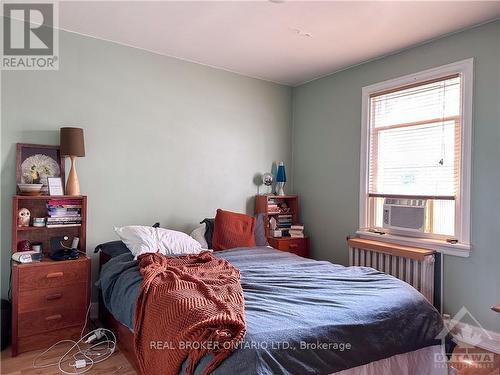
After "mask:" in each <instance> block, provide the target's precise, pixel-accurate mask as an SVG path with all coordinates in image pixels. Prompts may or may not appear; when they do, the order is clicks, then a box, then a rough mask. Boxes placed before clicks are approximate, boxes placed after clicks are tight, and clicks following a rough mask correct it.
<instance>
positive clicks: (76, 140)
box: [60, 127, 85, 157]
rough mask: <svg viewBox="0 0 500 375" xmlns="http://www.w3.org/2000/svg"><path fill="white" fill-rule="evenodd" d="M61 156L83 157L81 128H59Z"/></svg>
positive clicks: (83, 147)
mask: <svg viewBox="0 0 500 375" xmlns="http://www.w3.org/2000/svg"><path fill="white" fill-rule="evenodd" d="M60 145H61V146H60V147H61V155H63V156H78V157H82V156H85V142H84V140H83V129H82V128H70V127H66V128H61V143H60Z"/></svg>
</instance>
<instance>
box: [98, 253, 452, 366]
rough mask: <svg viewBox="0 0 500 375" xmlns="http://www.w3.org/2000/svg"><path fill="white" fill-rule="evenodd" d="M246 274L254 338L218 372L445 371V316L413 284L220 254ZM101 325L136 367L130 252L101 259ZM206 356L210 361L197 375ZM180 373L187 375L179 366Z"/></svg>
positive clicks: (356, 271)
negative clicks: (441, 337) (441, 360)
mask: <svg viewBox="0 0 500 375" xmlns="http://www.w3.org/2000/svg"><path fill="white" fill-rule="evenodd" d="M215 255H216V256H218V257H222V258H225V259H226V260H228V261H229V262H230V263H232V264H233V265H234V266H235V267H237V268H239V269H240V272H241V284H242V287H243V292H244V297H245V315H246V323H247V334H246V336H245V339H244V342H243V343H242V345H241V346H240V347H239V348H238V349H237V350H236V351H235V352H233V354H232V355H231V356H230V357H229V358H227V359H226V360H225V361H224V362H223V363H222V364H221V365H220V366H219V367H218V368H217V369H216V371H215V372H214V375H219V374H236V373H237V374H333V373H336V374H342V375H353V374H382V373H387V374H389V373H398V374H424V373H425V374H436V375H437V374H446V373H447V369H446V366H442V365H440V364H439V363H436V361H435V358H441V357H442V356H441V355H442V349H441V345H440V341H439V340H438V339H437V338H436V337H437V336H438V335H439V333H440V332H441V330H442V328H443V323H442V320H441V317H440V315H439V313H438V311H436V310H435V309H434V307H433V306H432V305H431V304H429V303H428V302H427V300H426V299H425V298H424V297H423V296H422V295H421V294H420V293H418V292H417V291H416V290H415V289H413V288H412V287H411V286H410V285H408V284H406V283H404V282H402V281H400V280H398V279H396V278H394V277H392V276H389V275H386V274H383V273H381V272H379V271H376V270H374V269H372V268H368V267H343V266H339V265H334V264H331V263H329V262H324V261H316V260H312V259H306V258H302V257H299V256H297V255H294V254H290V253H287V252H282V251H278V250H274V249H272V248H269V247H255V248H237V249H231V250H227V251H223V252H216V253H215ZM100 260H101V261H100V264H101V274H100V278H99V280H98V282H97V285H98V286H99V288H100V290H101V293H100V319H101V321H102V322H103V323H104V324H105V325H106V326H108V327H109V328H110V329H112V330H113V331H114V332H115V333H116V334H117V337H118V341H119V347H120V348H121V350H122V351H123V352H124V354H125V356H126V357H127V359H128V360H129V361H130V362H131V363H132V365H133V366H134V367H135V368H136V369H137V363H136V360H135V354H134V347H133V331H132V328H133V322H134V310H135V302H136V299H137V295H138V292H139V285H140V283H141V280H142V279H141V275H140V274H139V270H138V266H137V262H136V261H134V259H133V256H132V254H130V253H124V254H120V255H117V256H113V257H111V256H110V255H108V254H106V253H103V252H101V254H100ZM208 360H209V356H207V357H206V358H203V359H202V361H201V362H200V364H199V366H198V368H197V369H196V373H200V372H201V371H202V369H203V366H204V363H205V364H206V363H207V362H208ZM181 373H182V369H181Z"/></svg>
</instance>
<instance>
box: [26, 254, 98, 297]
mask: <svg viewBox="0 0 500 375" xmlns="http://www.w3.org/2000/svg"><path fill="white" fill-rule="evenodd" d="M73 262H74V263H73V264H71V266H70V265H69V264H68V263H67V262H64V263H58V262H54V263H51V264H40V265H35V266H33V267H29V268H24V269H20V272H19V291H31V290H35V289H44V288H54V287H61V286H65V285H69V284H75V283H80V282H87V280H88V273H89V262H87V261H81V260H75V261H73Z"/></svg>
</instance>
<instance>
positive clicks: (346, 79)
mask: <svg viewBox="0 0 500 375" xmlns="http://www.w3.org/2000/svg"><path fill="white" fill-rule="evenodd" d="M469 57H474V59H475V77H474V141H473V179H472V202H471V205H472V212H471V221H472V229H471V230H472V233H471V236H472V246H473V249H472V251H471V255H470V257H469V258H458V257H454V256H446V257H445V259H444V310H445V312H447V313H451V314H455V313H456V312H457V311H458V310H459V309H460V308H461V307H462V306H465V307H466V308H467V309H468V310H469V311H470V312H471V313H472V314H473V315H474V316H475V317H476V318H477V319H478V320H479V322H480V323H481V324H482V325H484V327H485V328H487V329H491V330H494V331H496V332H500V314H496V313H494V312H492V311H491V310H490V309H489V307H490V306H491V305H493V304H498V303H499V302H500V289H499V286H500V276H499V275H500V199H499V196H498V194H499V192H500V102H499V98H500V21H497V22H494V23H490V24H486V25H483V26H480V27H477V28H474V29H470V30H468V31H464V32H461V33H458V34H455V35H452V36H448V37H445V38H442V39H438V40H435V41H433V42H431V43H428V44H425V45H422V46H419V47H416V48H413V49H410V50H407V51H405V52H402V53H399V54H397V55H393V56H389V57H385V58H382V59H380V60H376V61H372V62H369V63H366V64H362V65H359V66H357V67H353V68H351V69H347V70H344V71H341V72H338V73H335V74H332V75H330V76H328V77H325V78H322V79H318V80H316V81H313V82H310V83H307V84H304V85H302V86H300V87H297V88H295V89H294V90H293V170H294V190H295V192H296V193H298V194H300V196H301V208H302V218H303V222H304V223H305V225H306V228H307V230H308V232H309V234H310V235H311V243H312V251H313V254H314V257H315V258H317V259H327V260H331V261H333V262H336V263H342V264H347V262H348V256H347V255H348V254H347V247H346V242H345V240H346V236H347V235H348V234H351V233H353V232H355V231H356V229H357V227H358V207H359V204H358V193H359V154H360V138H361V88H362V87H363V86H367V85H370V84H373V83H376V82H380V81H384V80H387V79H391V78H396V77H398V76H402V75H405V74H409V73H413V72H418V71H421V70H425V69H428V68H432V67H436V66H440V65H444V64H448V63H451V62H454V61H458V60H462V59H466V58H469Z"/></svg>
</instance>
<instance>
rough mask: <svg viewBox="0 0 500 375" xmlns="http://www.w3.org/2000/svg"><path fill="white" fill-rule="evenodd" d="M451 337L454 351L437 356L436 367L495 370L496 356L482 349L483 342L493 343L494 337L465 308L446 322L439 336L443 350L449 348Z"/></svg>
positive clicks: (435, 357) (435, 358)
mask: <svg viewBox="0 0 500 375" xmlns="http://www.w3.org/2000/svg"><path fill="white" fill-rule="evenodd" d="M450 337H451V340H452V341H453V342H454V344H455V345H454V347H453V350H449V352H447V353H443V354H435V356H434V363H435V367H439V368H448V367H451V368H454V369H456V370H461V369H465V368H476V369H493V368H494V366H495V357H494V354H493V353H491V352H489V351H487V350H483V349H481V348H480V345H481V342H484V341H491V340H492V336H491V334H490V332H488V331H487V330H486V329H484V328H483V327H482V326H481V324H480V323H479V321H478V320H477V319H476V318H475V317H474V316H473V315H472V314H471V313H470V312H469V311H468V310H467V309H466V308H465V307H462V308H461V309H460V311H458V313H457V314H456V315H455V316H454V317H453V318H451V319H447V320H445V327H444V328H443V330H442V331H441V332H440V333H439V335H438V336H437V338H438V339H440V340H441V344H442V347H443V348H447V347H449V346H447V345H446V341H447V340H448V339H449V338H450Z"/></svg>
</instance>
